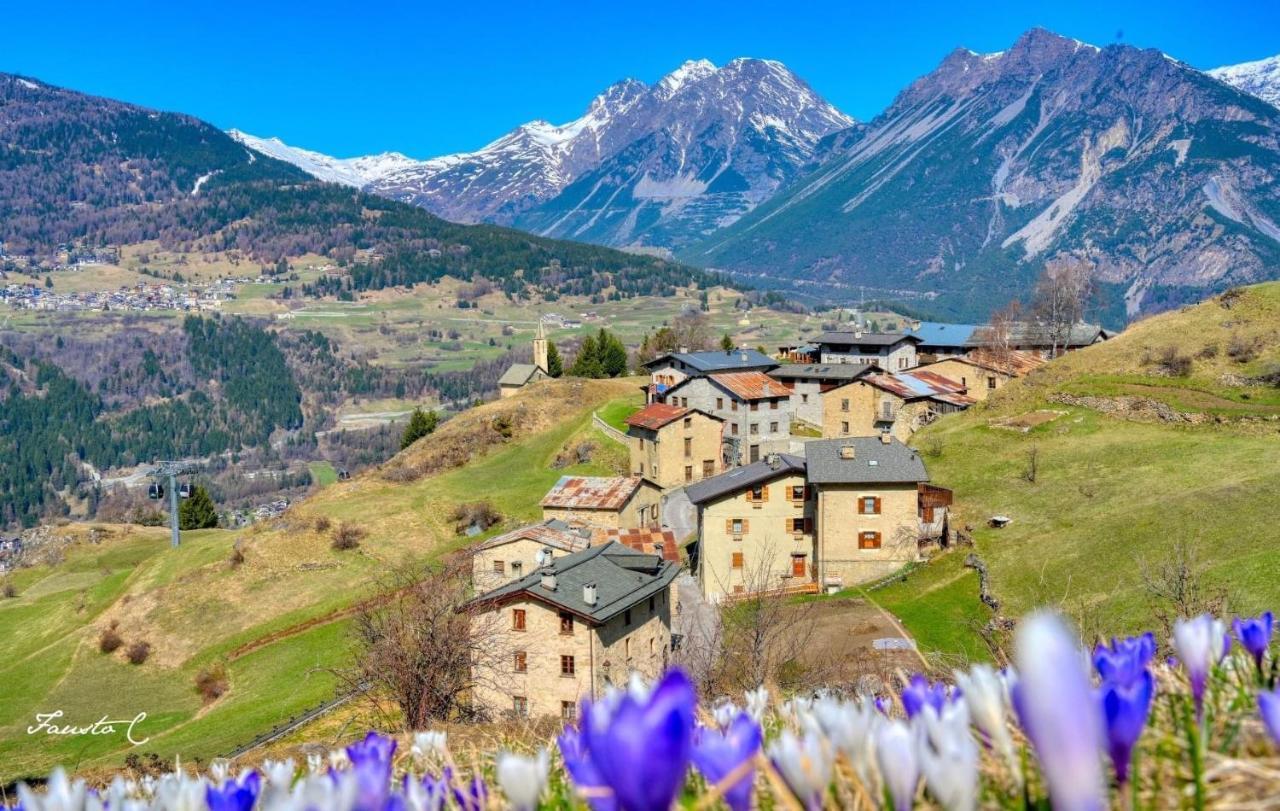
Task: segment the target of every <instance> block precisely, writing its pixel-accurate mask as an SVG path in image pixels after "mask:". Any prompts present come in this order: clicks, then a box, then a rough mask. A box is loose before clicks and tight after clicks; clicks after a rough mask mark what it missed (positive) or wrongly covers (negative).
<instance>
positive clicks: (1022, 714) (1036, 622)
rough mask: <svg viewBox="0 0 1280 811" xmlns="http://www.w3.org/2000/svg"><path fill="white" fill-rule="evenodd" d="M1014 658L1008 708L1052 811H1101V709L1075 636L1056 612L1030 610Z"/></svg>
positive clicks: (1023, 622)
mask: <svg viewBox="0 0 1280 811" xmlns="http://www.w3.org/2000/svg"><path fill="white" fill-rule="evenodd" d="M1016 659H1017V669H1018V681H1017V683H1016V684H1014V686H1013V690H1012V697H1013V706H1014V709H1015V710H1017V714H1018V718H1019V720H1020V722H1021V724H1022V729H1023V731H1024V732H1026V734H1027V737H1028V738H1029V739H1030V740H1031V743H1032V744H1033V745H1034V746H1035V750H1036V757H1037V759H1039V761H1040V769H1041V772H1042V773H1043V774H1044V779H1045V784H1046V785H1047V786H1048V789H1049V798H1050V800H1051V802H1052V804H1053V807H1054V809H1055V811H1100V809H1102V808H1103V807H1104V806H1105V799H1104V795H1103V780H1102V768H1101V766H1102V764H1101V758H1100V757H1099V751H1098V746H1099V742H1100V741H1102V740H1103V729H1102V713H1101V711H1100V708H1099V706H1098V701H1097V699H1096V697H1095V696H1094V693H1093V687H1092V686H1091V685H1090V684H1089V674H1088V671H1087V669H1086V665H1085V657H1084V652H1083V651H1081V650H1080V648H1079V645H1078V643H1077V642H1076V638H1075V635H1074V634H1073V633H1072V632H1071V631H1070V629H1068V628H1067V626H1066V624H1065V623H1064V622H1063V621H1062V619H1061V618H1060V617H1058V616H1057V615H1055V614H1050V613H1038V614H1033V615H1031V616H1030V617H1028V618H1026V619H1024V620H1023V621H1022V622H1021V623H1019V625H1018V632H1017V641H1016Z"/></svg>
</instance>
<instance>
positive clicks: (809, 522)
mask: <svg viewBox="0 0 1280 811" xmlns="http://www.w3.org/2000/svg"><path fill="white" fill-rule="evenodd" d="M804 531H805V532H813V519H812V518H808V517H806V518H805V519H804Z"/></svg>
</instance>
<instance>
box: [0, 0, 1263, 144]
mask: <svg viewBox="0 0 1280 811" xmlns="http://www.w3.org/2000/svg"><path fill="white" fill-rule="evenodd" d="M5 5H6V6H7V8H6V9H5V11H4V13H3V20H4V27H5V29H6V34H5V36H4V44H3V46H2V47H0V71H5V72H16V73H23V74H26V75H30V76H35V77H37V78H40V79H43V80H45V81H49V82H52V83H54V84H60V85H65V86H68V87H72V88H75V89H78V90H83V91H86V92H92V93H97V94H100V95H105V96H111V97H114V98H120V99H124V100H127V101H132V102H136V103H139V104H145V105H148V106H152V107H158V108H161V109H166V110H178V111H182V112H188V113H191V114H193V115H197V116H200V117H201V118H204V119H207V120H209V121H211V122H213V123H214V124H216V125H218V126H221V127H239V128H240V129H243V130H246V131H248V132H252V133H254V134H257V135H277V136H279V137H281V138H283V139H284V140H286V141H288V142H290V143H293V144H296V145H299V146H306V147H309V148H312V149H317V150H320V151H323V152H328V153H330V154H336V155H339V156H349V155H355V154H366V153H370V152H379V151H384V150H399V151H402V152H405V153H407V154H409V155H411V156H414V157H430V156H432V155H438V154H442V153H446V152H453V151H459V150H467V149H474V148H477V147H479V146H482V145H483V144H485V143H487V142H488V141H490V140H492V139H494V138H496V137H498V136H499V135H501V134H502V133H503V132H505V131H507V130H508V129H510V128H511V127H513V126H515V125H517V124H519V123H521V122H523V121H527V120H530V119H534V118H545V119H549V120H551V121H553V122H555V123H561V122H563V121H567V120H569V119H572V118H575V117H577V116H578V115H580V114H581V112H582V110H583V109H584V108H585V107H586V105H587V104H588V102H589V101H590V100H591V98H592V97H593V96H594V95H595V94H596V93H597V92H599V91H600V90H601V89H603V88H604V87H605V86H606V85H608V84H609V83H611V82H613V81H616V80H618V79H621V78H624V77H628V76H629V77H634V78H637V79H641V80H643V81H646V82H653V81H655V80H657V79H658V78H660V77H661V76H662V75H663V74H665V73H667V72H668V71H670V70H672V69H673V68H675V67H676V66H677V65H679V64H680V63H681V62H683V61H684V60H686V59H691V58H703V57H705V58H707V59H710V60H712V61H713V62H715V63H716V64H723V63H724V62H726V61H728V60H729V59H732V58H733V57H736V56H756V57H767V58H771V59H778V60H781V61H782V62H785V63H786V64H787V65H789V66H790V67H791V68H792V69H793V70H795V71H796V72H797V73H798V74H800V75H801V76H802V77H804V78H805V79H806V80H808V81H809V83H810V84H811V85H813V87H814V88H815V89H816V90H817V91H818V92H819V93H821V94H823V95H824V96H826V97H827V98H828V99H829V100H830V101H832V102H833V103H834V104H835V105H836V106H838V107H840V108H841V109H842V110H844V111H845V112H847V113H849V114H850V115H853V116H855V117H857V118H860V119H867V118H870V117H872V116H874V115H875V114H876V113H877V112H879V111H880V110H882V109H883V108H884V107H885V106H886V105H887V104H888V103H889V102H890V101H891V100H892V98H893V96H894V95H895V94H896V93H897V91H898V90H899V89H901V88H902V87H903V86H904V85H905V84H906V83H908V82H909V81H911V80H912V79H914V78H915V77H917V76H919V75H921V74H923V73H926V72H928V71H929V70H931V69H932V68H933V67H934V66H936V65H937V63H938V62H939V61H940V60H941V59H942V57H943V56H944V55H945V54H946V53H947V52H948V51H950V50H951V49H952V48H954V47H957V46H965V47H969V48H972V49H974V50H977V51H998V50H1003V49H1004V48H1006V47H1007V46H1008V45H1009V44H1010V43H1011V42H1012V41H1013V40H1014V39H1016V38H1017V36H1018V34H1019V33H1021V32H1022V31H1024V30H1025V29H1027V28H1029V27H1032V26H1036V25H1039V26H1043V27H1046V28H1049V29H1051V30H1054V31H1057V32H1059V33H1061V34H1064V35H1067V36H1072V37H1076V38H1077V39H1082V40H1086V41H1088V42H1092V43H1094V44H1097V45H1107V44H1110V43H1112V42H1115V41H1116V40H1117V38H1118V37H1119V38H1121V39H1122V41H1124V42H1126V43H1129V44H1131V45H1136V46H1140V47H1152V48H1159V49H1160V50H1163V51H1165V52H1167V53H1169V54H1172V55H1173V56H1176V57H1178V58H1179V59H1182V60H1183V61H1185V62H1188V63H1190V64H1192V65H1195V66H1197V67H1201V68H1208V67H1215V66H1217V65H1221V64H1232V63H1236V62H1243V61H1248V60H1253V59H1260V58H1263V57H1266V56H1271V55H1274V54H1277V53H1280V2H1276V1H1275V0H1254V2H1237V1H1236V0H1215V2H1190V0H1164V1H1163V2H1160V3H1155V2H1146V3H1142V2H1122V1H1120V0H1109V1H1108V2H1072V1H1071V0H1059V2H1054V3H1039V2H1012V1H1007V0H986V2H979V3H960V2H933V1H932V0H926V1H925V2H914V3H913V2H887V3H886V2H883V0H881V1H880V2H875V3H847V2H846V3H804V2H788V3H777V2H756V0H738V1H737V2H700V0H681V2H669V0H652V1H651V2H644V3H626V4H624V3H616V2H610V0H604V1H603V2H592V3H586V2H582V3H561V2H554V1H553V0H547V1H546V2H505V0H492V1H491V2H483V0H482V1H481V2H464V3H452V4H448V5H444V4H432V3H407V2H406V3H378V2H364V3H338V2H328V0H314V2H308V3H271V2H269V0H258V2H254V3H247V2H240V0H228V2H220V3H217V4H213V3H208V4H205V3H198V2H192V3H187V2H182V1H181V0H177V1H175V0H168V2H164V3H160V2H129V0H121V1H119V2H113V1H112V0H107V1H106V2H102V1H101V0H99V1H97V2H91V3H90V2H85V3H60V2H56V1H55V2H34V3H32V2H24V3H16V2H15V3H6V4H5Z"/></svg>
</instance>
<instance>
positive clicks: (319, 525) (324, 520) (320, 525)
mask: <svg viewBox="0 0 1280 811" xmlns="http://www.w3.org/2000/svg"><path fill="white" fill-rule="evenodd" d="M331 526H333V522H332V521H330V520H329V516H327V515H322V516H320V517H319V518H317V519H316V532H322V533H323V532H328V531H329V527H331Z"/></svg>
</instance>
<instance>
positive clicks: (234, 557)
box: [227, 541, 244, 569]
mask: <svg viewBox="0 0 1280 811" xmlns="http://www.w3.org/2000/svg"><path fill="white" fill-rule="evenodd" d="M227 563H229V564H231V568H232V569H239V568H240V567H241V566H243V565H244V550H243V549H241V548H240V542H239V541H236V544H235V546H233V547H231V557H229V558H227Z"/></svg>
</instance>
